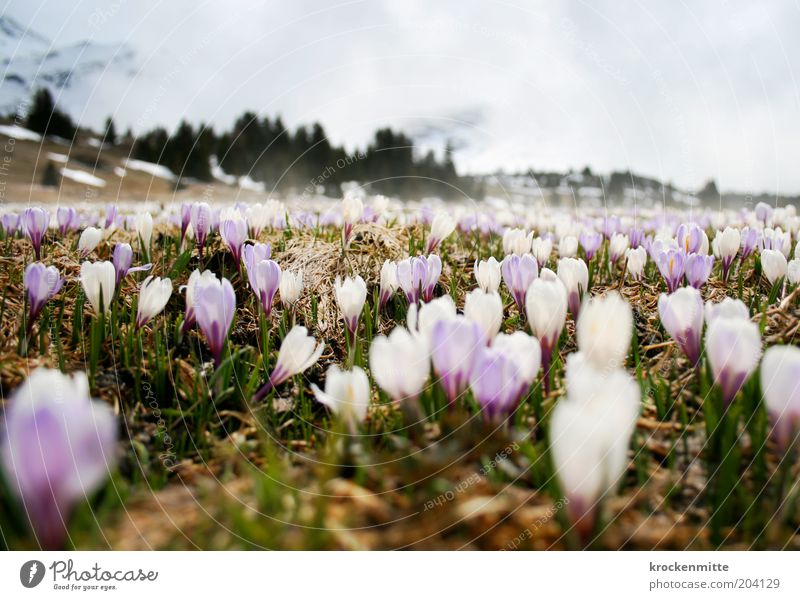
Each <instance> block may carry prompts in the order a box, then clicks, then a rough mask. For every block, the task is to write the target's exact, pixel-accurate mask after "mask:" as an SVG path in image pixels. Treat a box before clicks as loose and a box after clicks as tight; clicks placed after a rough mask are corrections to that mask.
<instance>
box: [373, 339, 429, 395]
mask: <svg viewBox="0 0 800 600" xmlns="http://www.w3.org/2000/svg"><path fill="white" fill-rule="evenodd" d="M398 364H401V365H403V368H402V369H398V368H397V365H398ZM369 368H370V371H371V372H372V377H374V378H375V382H376V383H377V384H378V386H379V387H380V388H381V389H382V390H383V391H384V392H386V393H387V394H388V395H389V397H390V398H392V400H394V401H396V402H401V401H404V400H410V399H414V398H417V397H418V396H419V395H420V394H421V393H422V391H423V390H424V389H425V385H426V384H427V382H428V376H429V374H430V370H431V360H430V353H429V350H428V344H427V342H426V341H425V339H424V338H422V337H420V336H416V335H413V334H411V333H410V332H409V331H408V330H407V329H406V328H405V327H395V328H394V329H393V330H392V332H391V333H390V334H389V337H386V336H383V335H379V336H377V337H376V338H375V339H374V340H373V342H372V345H371V346H370V348H369Z"/></svg>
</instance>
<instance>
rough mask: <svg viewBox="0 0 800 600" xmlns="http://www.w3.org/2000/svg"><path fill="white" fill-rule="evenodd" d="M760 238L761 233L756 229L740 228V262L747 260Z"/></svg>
mask: <svg viewBox="0 0 800 600" xmlns="http://www.w3.org/2000/svg"><path fill="white" fill-rule="evenodd" d="M760 238H761V234H760V233H759V232H758V229H753V228H752V227H745V228H744V229H742V254H741V258H740V259H739V260H740V261H741V262H744V261H745V260H747V258H748V257H749V256H750V255H751V254H752V253H753V252H754V251H755V249H756V247H757V246H758V242H759V239H760Z"/></svg>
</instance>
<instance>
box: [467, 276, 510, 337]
mask: <svg viewBox="0 0 800 600" xmlns="http://www.w3.org/2000/svg"><path fill="white" fill-rule="evenodd" d="M464 316H465V317H467V318H468V319H469V320H470V321H474V322H475V323H477V324H478V326H479V327H480V328H481V331H482V332H483V335H484V338H485V340H486V342H487V343H489V342H491V341H492V339H493V338H494V336H496V335H497V333H498V332H499V331H500V327H501V326H502V325H503V301H502V300H501V298H500V294H498V293H497V292H489V293H487V292H484V291H483V290H482V289H480V288H478V289H475V290H472V291H471V292H469V293H468V294H467V297H466V299H465V300H464Z"/></svg>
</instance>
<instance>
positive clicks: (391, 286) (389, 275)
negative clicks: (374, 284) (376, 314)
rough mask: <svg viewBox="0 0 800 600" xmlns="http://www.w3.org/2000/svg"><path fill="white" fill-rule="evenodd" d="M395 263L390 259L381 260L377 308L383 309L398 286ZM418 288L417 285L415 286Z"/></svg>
mask: <svg viewBox="0 0 800 600" xmlns="http://www.w3.org/2000/svg"><path fill="white" fill-rule="evenodd" d="M398 285H399V283H398V281H397V263H396V262H394V261H391V260H385V261H383V266H381V291H380V296H379V299H378V310H383V308H384V307H385V306H386V304H387V302H389V299H390V298H391V297H392V296H394V293H395V292H396V291H397V288H398ZM417 289H419V287H418V288H417Z"/></svg>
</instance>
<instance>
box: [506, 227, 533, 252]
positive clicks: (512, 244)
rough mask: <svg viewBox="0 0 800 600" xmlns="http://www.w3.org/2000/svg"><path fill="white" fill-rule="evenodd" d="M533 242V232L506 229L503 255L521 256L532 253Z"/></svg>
mask: <svg viewBox="0 0 800 600" xmlns="http://www.w3.org/2000/svg"><path fill="white" fill-rule="evenodd" d="M532 242H533V232H532V231H531V232H530V233H529V232H527V231H525V230H524V229H514V228H512V229H506V231H505V233H503V253H504V254H506V255H509V254H516V255H518V256H521V255H523V254H528V253H529V252H530V251H531V244H532Z"/></svg>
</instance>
